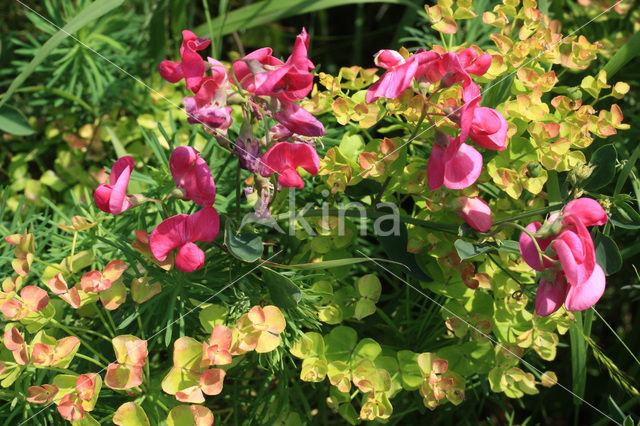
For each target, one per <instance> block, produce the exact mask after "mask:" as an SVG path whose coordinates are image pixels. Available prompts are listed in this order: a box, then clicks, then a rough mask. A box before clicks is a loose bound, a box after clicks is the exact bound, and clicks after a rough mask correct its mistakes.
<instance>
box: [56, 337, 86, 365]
mask: <svg viewBox="0 0 640 426" xmlns="http://www.w3.org/2000/svg"><path fill="white" fill-rule="evenodd" d="M79 346H80V339H78V338H77V337H75V336H67V337H63V338H62V339H60V340H58V342H57V343H56V347H55V348H54V350H55V354H56V358H57V359H58V360H62V359H64V358H66V357H67V356H68V355H69V354H71V353H72V352H73V351H75V350H77V349H78V347H79Z"/></svg>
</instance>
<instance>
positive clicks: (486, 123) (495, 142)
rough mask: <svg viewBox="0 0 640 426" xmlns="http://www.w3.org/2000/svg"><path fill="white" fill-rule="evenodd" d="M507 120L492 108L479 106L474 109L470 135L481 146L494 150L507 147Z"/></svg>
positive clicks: (501, 149) (502, 149)
mask: <svg viewBox="0 0 640 426" xmlns="http://www.w3.org/2000/svg"><path fill="white" fill-rule="evenodd" d="M508 129H509V126H508V124H507V120H505V118H504V117H503V116H502V114H500V113H499V112H498V111H496V110H495V109H492V108H487V107H479V108H475V110H474V111H473V121H472V123H471V129H470V131H469V137H470V138H471V140H473V141H474V142H475V143H477V144H478V145H479V146H481V147H483V148H487V149H492V150H494V151H504V150H505V149H507V130H508Z"/></svg>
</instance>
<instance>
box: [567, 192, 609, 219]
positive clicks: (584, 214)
mask: <svg viewBox="0 0 640 426" xmlns="http://www.w3.org/2000/svg"><path fill="white" fill-rule="evenodd" d="M562 213H563V214H565V215H575V216H578V217H579V218H580V220H581V221H582V223H583V224H584V226H594V225H604V224H605V223H607V220H608V217H607V213H605V211H604V209H603V208H602V206H601V205H600V203H598V202H597V201H596V200H594V199H591V198H578V199H577V200H572V201H569V202H568V203H567V205H566V206H565V207H564V209H562Z"/></svg>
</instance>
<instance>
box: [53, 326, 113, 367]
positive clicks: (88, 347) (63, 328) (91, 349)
mask: <svg viewBox="0 0 640 426" xmlns="http://www.w3.org/2000/svg"><path fill="white" fill-rule="evenodd" d="M50 323H51V324H54V325H55V326H56V327H58V328H60V329H61V330H63V331H64V332H65V333H68V334H70V335H72V336H74V337H76V338H77V339H78V340H80V344H82V345H83V346H85V347H86V348H87V349H89V351H91V353H93V354H94V355H96V356H97V357H98V358H100V359H101V360H103V361H104V362H106V363H107V364H108V363H109V360H108V359H107V358H105V357H104V356H103V355H102V354H101V353H100V352H98V351H96V350H95V349H93V347H92V346H91V345H90V344H88V343H87V342H85V341H84V340H82V339H81V338H80V337H79V336H78V335H77V334H75V333H74V332H73V331H71V330H69V329H68V328H67V327H66V326H64V325H62V324H60V323H59V322H58V321H56V320H51V321H50Z"/></svg>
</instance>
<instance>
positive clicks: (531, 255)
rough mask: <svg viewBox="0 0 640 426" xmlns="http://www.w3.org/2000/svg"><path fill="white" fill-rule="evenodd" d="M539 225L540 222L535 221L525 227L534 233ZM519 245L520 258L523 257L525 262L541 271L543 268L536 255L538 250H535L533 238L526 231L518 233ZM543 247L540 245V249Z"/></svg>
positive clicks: (540, 225)
mask: <svg viewBox="0 0 640 426" xmlns="http://www.w3.org/2000/svg"><path fill="white" fill-rule="evenodd" d="M541 227H542V224H541V223H540V222H538V221H536V222H531V223H530V224H528V225H527V226H526V228H525V229H526V230H527V231H529V232H531V233H532V234H535V233H536V232H538V229H540V228H541ZM537 241H538V245H540V240H537ZM519 247H520V254H521V255H522V258H523V259H524V261H525V262H527V265H529V266H531V267H532V268H533V269H535V270H536V271H542V269H543V268H542V265H541V264H540V256H538V251H537V250H536V246H535V244H533V240H532V239H531V237H530V236H529V235H528V234H527V233H526V232H523V233H522V234H520V243H519ZM545 248H546V247H544V248H543V247H540V249H541V250H544V249H545Z"/></svg>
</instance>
